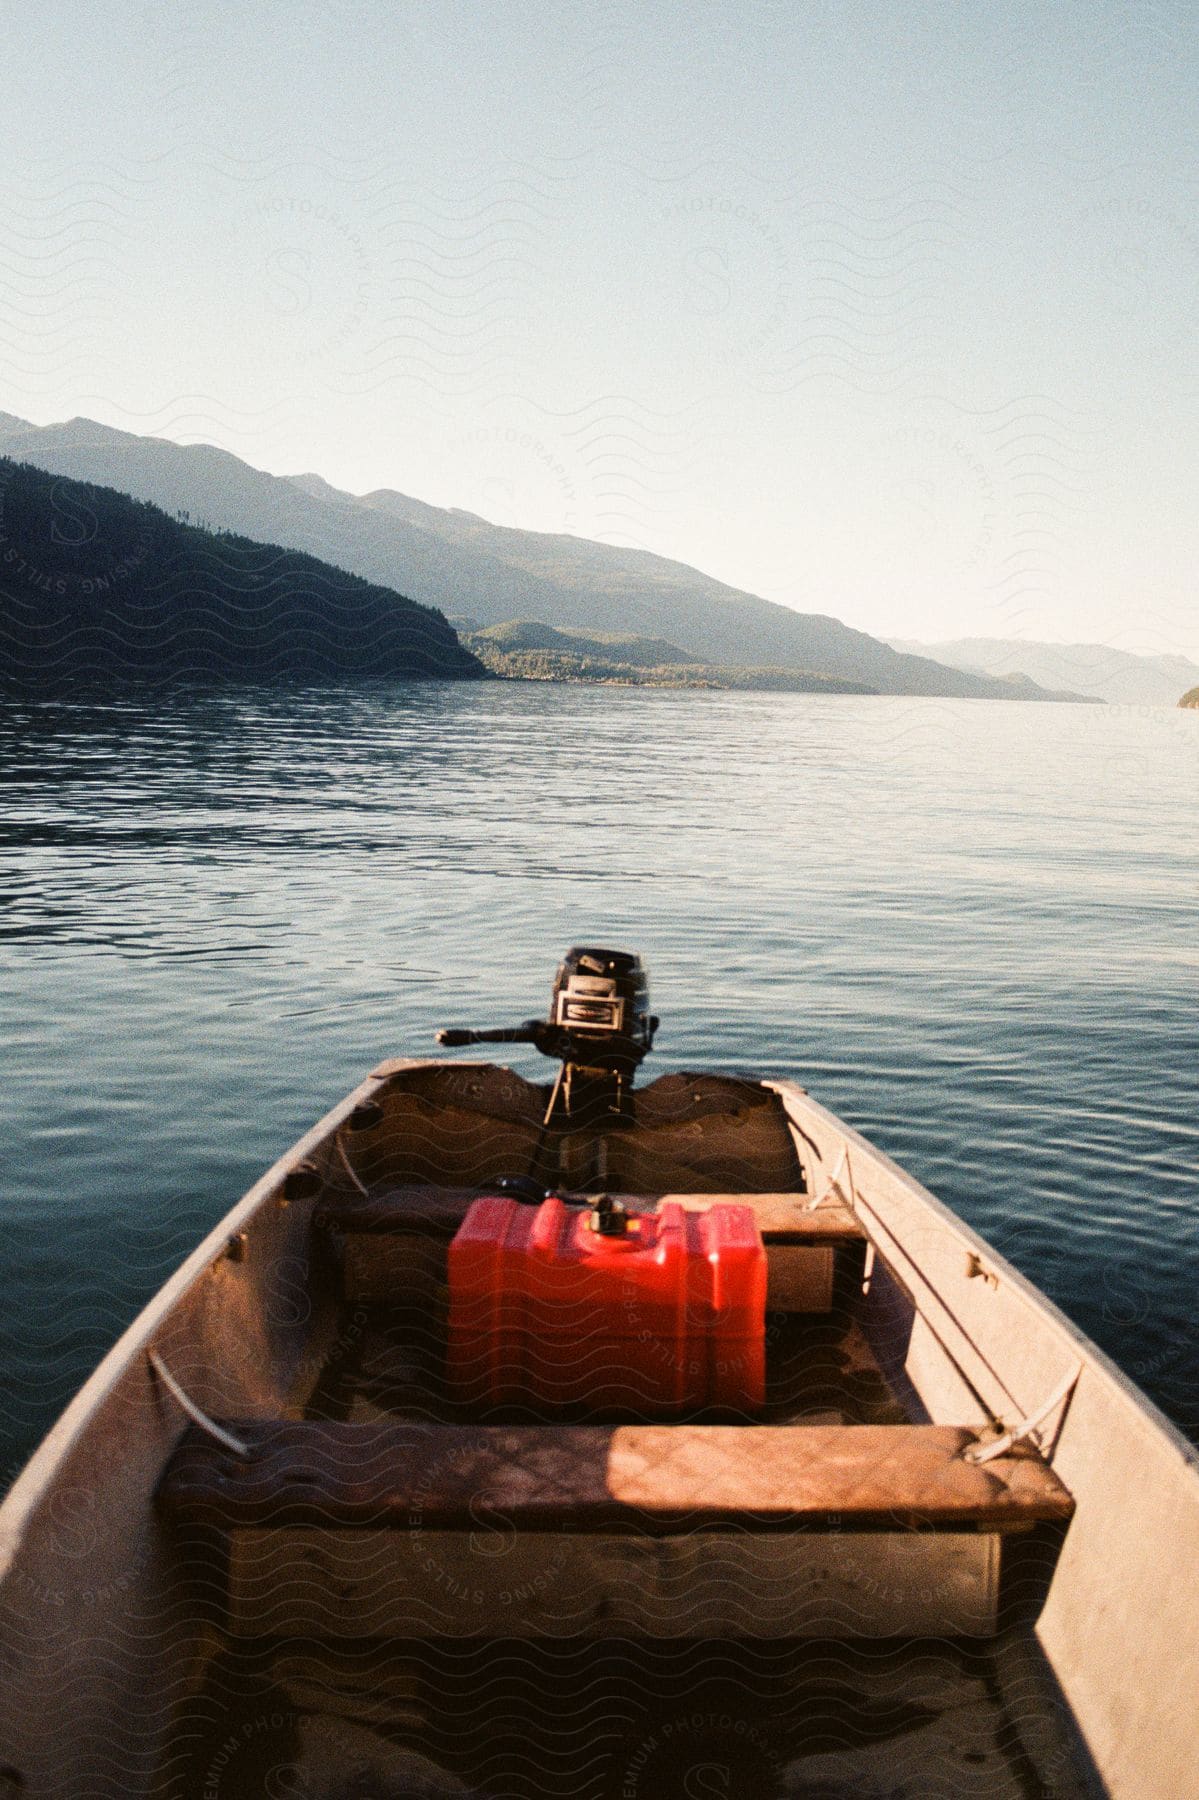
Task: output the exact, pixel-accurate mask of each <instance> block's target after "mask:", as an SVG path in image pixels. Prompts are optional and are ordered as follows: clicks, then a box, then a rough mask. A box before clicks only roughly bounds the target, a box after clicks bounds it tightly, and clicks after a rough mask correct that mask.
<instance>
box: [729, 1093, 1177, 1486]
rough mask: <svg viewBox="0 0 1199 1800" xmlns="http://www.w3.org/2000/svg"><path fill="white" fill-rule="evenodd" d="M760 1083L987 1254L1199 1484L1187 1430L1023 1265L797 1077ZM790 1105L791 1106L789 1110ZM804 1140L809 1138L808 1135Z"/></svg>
mask: <svg viewBox="0 0 1199 1800" xmlns="http://www.w3.org/2000/svg"><path fill="white" fill-rule="evenodd" d="M762 1086H763V1087H765V1088H769V1089H770V1090H771V1091H772V1092H774V1093H777V1094H778V1096H779V1098H780V1099H781V1100H782V1101H783V1104H784V1107H785V1109H786V1111H787V1116H788V1119H789V1120H790V1121H791V1122H792V1124H794V1125H796V1126H798V1125H799V1124H800V1117H797V1116H796V1114H799V1115H800V1116H802V1114H804V1113H807V1114H809V1115H813V1116H814V1117H815V1118H816V1119H818V1120H819V1121H820V1123H821V1124H822V1125H824V1126H825V1127H826V1128H828V1129H829V1130H831V1131H833V1132H834V1133H839V1134H840V1137H841V1148H842V1149H843V1150H844V1149H847V1150H849V1151H850V1152H851V1153H852V1152H853V1151H854V1150H857V1151H859V1152H861V1153H864V1154H865V1156H866V1157H867V1159H868V1160H869V1161H873V1162H874V1163H876V1164H878V1165H881V1167H882V1168H883V1170H884V1171H885V1172H886V1174H887V1175H888V1176H890V1177H891V1178H892V1179H894V1180H896V1181H898V1182H899V1183H900V1185H901V1186H902V1187H903V1188H905V1189H906V1191H907V1193H908V1194H909V1196H910V1197H911V1198H912V1199H914V1200H916V1201H917V1202H919V1203H920V1204H921V1205H922V1206H924V1207H925V1208H926V1209H927V1210H928V1211H929V1212H931V1213H932V1214H933V1215H934V1216H935V1217H936V1218H937V1219H938V1220H939V1221H940V1223H941V1224H942V1225H944V1226H945V1227H947V1229H948V1230H949V1231H950V1233H951V1234H952V1235H953V1236H955V1237H956V1238H957V1239H958V1241H959V1242H960V1243H961V1244H962V1246H963V1248H965V1249H967V1250H969V1251H971V1252H972V1253H973V1254H975V1255H981V1257H982V1258H983V1259H985V1265H986V1268H985V1272H986V1273H987V1274H994V1275H997V1276H1000V1277H1002V1279H1003V1280H1004V1282H1005V1283H1007V1284H1008V1285H1009V1286H1010V1288H1011V1290H1012V1292H1013V1293H1014V1294H1015V1295H1016V1296H1017V1297H1018V1298H1019V1300H1020V1301H1021V1302H1022V1303H1023V1305H1024V1306H1025V1307H1026V1308H1027V1310H1028V1311H1030V1312H1031V1313H1033V1314H1034V1315H1035V1316H1036V1317H1038V1318H1040V1319H1043V1320H1045V1321H1046V1322H1047V1323H1048V1324H1049V1325H1051V1326H1052V1327H1054V1329H1055V1331H1056V1333H1057V1335H1058V1336H1059V1337H1060V1338H1061V1339H1062V1340H1064V1342H1065V1343H1066V1345H1067V1346H1068V1347H1069V1348H1070V1349H1071V1350H1072V1351H1073V1352H1075V1353H1076V1354H1077V1356H1078V1357H1079V1359H1080V1360H1081V1361H1082V1362H1083V1364H1084V1366H1085V1367H1087V1368H1090V1369H1092V1370H1093V1371H1094V1373H1095V1374H1096V1375H1098V1376H1100V1377H1102V1378H1103V1379H1104V1380H1105V1381H1106V1382H1107V1383H1109V1384H1110V1385H1112V1386H1114V1387H1115V1388H1116V1389H1117V1390H1118V1392H1119V1393H1120V1394H1121V1396H1122V1397H1124V1398H1125V1399H1127V1400H1130V1401H1132V1402H1133V1403H1134V1406H1135V1408H1136V1410H1137V1411H1138V1412H1140V1413H1141V1414H1142V1415H1143V1417H1144V1419H1145V1422H1146V1423H1147V1424H1148V1425H1151V1426H1153V1427H1154V1428H1155V1430H1156V1431H1157V1432H1158V1433H1160V1434H1161V1435H1162V1436H1163V1437H1165V1438H1166V1439H1167V1440H1168V1442H1169V1443H1170V1445H1171V1446H1172V1448H1173V1449H1174V1450H1176V1451H1177V1453H1178V1456H1179V1459H1180V1461H1181V1462H1182V1463H1183V1464H1184V1466H1185V1467H1186V1468H1187V1469H1188V1470H1189V1471H1190V1473H1191V1474H1192V1476H1193V1477H1194V1479H1195V1481H1196V1483H1197V1484H1199V1446H1196V1445H1195V1444H1193V1443H1192V1442H1191V1440H1190V1439H1189V1438H1188V1437H1187V1436H1186V1435H1185V1433H1184V1432H1182V1431H1181V1430H1180V1429H1179V1427H1178V1426H1177V1425H1175V1424H1174V1422H1173V1420H1172V1419H1170V1418H1169V1417H1167V1415H1166V1414H1165V1413H1164V1412H1163V1411H1162V1410H1161V1408H1160V1407H1159V1406H1158V1405H1157V1404H1156V1403H1155V1402H1154V1401H1153V1400H1151V1399H1150V1398H1149V1396H1148V1394H1146V1393H1145V1392H1144V1390H1143V1389H1142V1388H1140V1387H1138V1386H1137V1384H1136V1382H1135V1381H1133V1379H1132V1377H1131V1376H1130V1375H1128V1374H1126V1373H1125V1371H1124V1370H1123V1369H1121V1367H1120V1366H1119V1364H1118V1363H1116V1362H1115V1361H1114V1360H1113V1359H1112V1358H1111V1357H1110V1356H1109V1355H1108V1354H1107V1352H1106V1351H1105V1350H1102V1349H1101V1348H1100V1346H1099V1345H1098V1344H1096V1343H1095V1341H1094V1340H1093V1339H1092V1338H1089V1337H1088V1336H1087V1334H1086V1332H1084V1331H1083V1330H1082V1328H1081V1326H1079V1325H1076V1324H1075V1322H1074V1320H1073V1319H1071V1318H1070V1316H1069V1314H1067V1313H1066V1312H1064V1311H1063V1310H1062V1308H1061V1307H1060V1306H1058V1305H1057V1303H1056V1302H1055V1301H1053V1300H1051V1299H1050V1298H1049V1296H1048V1295H1047V1294H1045V1293H1044V1292H1042V1290H1041V1289H1040V1288H1039V1287H1038V1286H1037V1285H1036V1283H1035V1282H1034V1281H1033V1280H1031V1278H1030V1277H1029V1276H1027V1275H1024V1274H1022V1273H1021V1271H1020V1270H1019V1269H1018V1268H1016V1266H1015V1264H1014V1263H1011V1262H1009V1261H1008V1259H1007V1258H1006V1257H1005V1256H1004V1255H1002V1253H1001V1252H1000V1251H998V1250H996V1249H995V1247H994V1246H993V1245H992V1244H991V1243H990V1242H989V1241H988V1240H987V1239H986V1238H985V1237H983V1236H982V1234H981V1232H979V1231H977V1230H976V1229H975V1227H974V1226H973V1225H970V1224H969V1223H968V1222H967V1221H966V1220H965V1219H963V1218H962V1217H961V1216H960V1214H958V1213H956V1212H954V1210H953V1208H952V1207H951V1206H949V1205H948V1204H947V1203H946V1202H945V1201H944V1200H941V1199H939V1198H938V1197H937V1195H936V1194H934V1193H932V1192H931V1190H930V1189H928V1188H926V1187H925V1186H924V1184H923V1183H922V1182H921V1181H918V1180H917V1178H916V1177H915V1176H914V1175H912V1174H911V1173H910V1172H909V1171H908V1170H907V1169H905V1168H904V1167H903V1166H902V1165H901V1164H899V1163H897V1162H896V1161H895V1160H894V1159H893V1158H892V1157H890V1156H888V1155H887V1153H886V1151H885V1150H880V1149H879V1147H878V1146H877V1144H874V1143H873V1142H872V1141H871V1140H870V1139H869V1138H867V1137H865V1136H863V1134H862V1133H861V1132H860V1131H858V1130H857V1129H856V1127H854V1126H852V1125H848V1124H847V1123H846V1122H845V1120H844V1119H842V1118H841V1117H840V1116H839V1115H838V1114H836V1113H834V1112H832V1111H831V1110H830V1108H828V1107H827V1106H825V1105H823V1104H822V1102H820V1101H819V1100H815V1099H813V1098H812V1096H811V1095H810V1094H809V1093H808V1091H807V1089H806V1088H803V1087H801V1086H800V1085H799V1083H798V1082H796V1081H794V1080H792V1079H790V1078H787V1077H777V1078H776V1077H763V1078H762ZM792 1108H794V1109H795V1110H794V1111H793V1110H792ZM807 1141H809V1143H810V1140H807ZM810 1147H811V1148H814V1149H818V1146H816V1145H814V1144H811V1145H810ZM819 1166H820V1169H821V1170H822V1171H823V1170H824V1169H825V1158H824V1156H823V1153H821V1156H820V1164H819ZM855 1186H856V1180H855ZM850 1204H851V1206H852V1210H853V1211H854V1213H855V1216H857V1217H859V1218H860V1219H861V1224H862V1229H863V1230H864V1231H865V1232H866V1235H867V1238H868V1240H869V1241H870V1243H871V1244H873V1245H874V1247H875V1251H876V1254H877V1255H879V1256H880V1257H881V1258H882V1259H883V1261H884V1262H886V1263H887V1266H888V1268H891V1261H890V1258H889V1256H888V1254H887V1252H886V1250H885V1249H884V1248H883V1247H882V1246H881V1245H879V1244H877V1243H876V1241H875V1238H874V1235H873V1233H872V1232H871V1230H870V1223H869V1220H868V1219H865V1218H861V1215H860V1214H859V1213H858V1212H857V1207H856V1204H855V1203H853V1202H850ZM915 1260H916V1259H914V1258H913V1261H915ZM893 1273H894V1275H895V1278H896V1279H897V1280H899V1281H900V1282H901V1283H902V1282H903V1276H902V1274H900V1273H899V1272H898V1271H893ZM929 1285H930V1288H931V1287H932V1283H931V1282H930V1283H929ZM932 1291H933V1292H936V1289H935V1288H932ZM912 1303H913V1305H914V1306H915V1307H916V1309H917V1311H922V1310H923V1309H922V1308H921V1305H920V1302H919V1300H918V1299H917V1298H916V1297H915V1296H914V1295H913V1296H912ZM946 1354H948V1355H950V1356H952V1352H950V1351H948V1350H947V1352H946ZM1043 1454H1044V1455H1045V1460H1046V1461H1047V1462H1050V1463H1052V1460H1053V1455H1052V1449H1051V1450H1050V1451H1048V1452H1043Z"/></svg>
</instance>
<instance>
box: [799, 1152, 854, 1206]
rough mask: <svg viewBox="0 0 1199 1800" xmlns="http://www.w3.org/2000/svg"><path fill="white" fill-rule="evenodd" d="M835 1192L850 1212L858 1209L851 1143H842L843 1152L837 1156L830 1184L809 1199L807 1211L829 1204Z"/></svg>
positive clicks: (829, 1180)
mask: <svg viewBox="0 0 1199 1800" xmlns="http://www.w3.org/2000/svg"><path fill="white" fill-rule="evenodd" d="M842 1169H844V1170H845V1176H846V1180H847V1181H848V1183H849V1192H848V1193H846V1191H845V1189H844V1188H843V1187H842V1186H841V1171H842ZM834 1194H838V1195H839V1196H840V1198H841V1200H842V1201H843V1203H844V1204H845V1205H846V1206H848V1208H849V1210H850V1212H853V1211H855V1210H856V1208H857V1204H858V1197H857V1194H856V1193H855V1192H854V1186H853V1169H852V1168H851V1167H850V1162H849V1145H848V1144H842V1146H841V1154H840V1156H839V1157H838V1158H837V1166H836V1168H835V1169H834V1170H833V1172H832V1174H831V1175H830V1176H829V1179H828V1185H827V1187H826V1188H825V1190H824V1192H823V1193H822V1194H817V1196H816V1198H815V1199H814V1200H809V1201H808V1204H807V1206H806V1207H805V1209H804V1210H805V1212H816V1211H817V1210H818V1208H820V1207H822V1206H827V1205H828V1203H829V1201H830V1200H831V1199H832V1197H833V1195H834Z"/></svg>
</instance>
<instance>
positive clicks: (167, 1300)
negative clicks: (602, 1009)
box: [0, 1057, 434, 1583]
mask: <svg viewBox="0 0 1199 1800" xmlns="http://www.w3.org/2000/svg"><path fill="white" fill-rule="evenodd" d="M433 1060H434V1059H431V1058H427V1057H412V1058H393V1059H391V1060H390V1061H387V1062H383V1063H380V1064H378V1065H376V1067H375V1068H374V1069H372V1071H371V1073H370V1074H369V1075H368V1076H366V1077H365V1079H364V1080H362V1081H361V1082H359V1084H358V1086H357V1087H355V1088H353V1089H352V1090H351V1091H350V1093H348V1094H347V1095H345V1096H344V1098H343V1099H341V1100H339V1101H338V1102H337V1104H336V1105H335V1106H333V1107H331V1108H330V1109H329V1111H328V1112H327V1113H325V1114H324V1115H323V1117H322V1118H320V1119H318V1120H317V1122H316V1123H315V1124H314V1125H312V1126H310V1127H309V1129H308V1130H307V1131H306V1132H305V1133H304V1134H303V1136H302V1137H300V1138H297V1139H296V1141H295V1142H294V1143H293V1144H291V1145H290V1146H289V1148H288V1149H286V1150H285V1151H284V1152H283V1153H282V1155H281V1156H279V1157H277V1158H276V1160H275V1161H274V1162H273V1163H272V1164H271V1165H270V1167H269V1168H268V1169H266V1170H265V1171H264V1172H263V1173H262V1174H261V1175H260V1176H259V1177H258V1179H257V1180H256V1181H255V1182H254V1183H253V1184H252V1185H251V1186H250V1187H249V1188H247V1190H246V1192H245V1193H244V1194H243V1195H242V1196H241V1198H240V1199H238V1200H236V1201H234V1203H233V1205H232V1206H231V1207H230V1208H229V1210H228V1211H227V1212H226V1213H224V1214H223V1215H222V1216H221V1217H220V1218H219V1219H218V1220H217V1222H216V1224H215V1225H213V1226H212V1228H211V1230H209V1231H207V1232H206V1233H205V1235H204V1236H203V1237H202V1238H201V1240H200V1242H199V1243H198V1244H197V1245H196V1247H195V1249H194V1250H192V1251H190V1252H189V1253H188V1255H187V1256H186V1257H185V1258H184V1260H183V1261H182V1262H181V1263H180V1264H179V1266H178V1268H176V1269H174V1270H173V1271H172V1272H171V1274H170V1275H168V1277H167V1279H166V1280H165V1281H164V1282H163V1283H162V1285H161V1287H159V1288H158V1289H157V1290H156V1291H155V1292H154V1293H153V1294H152V1295H151V1297H150V1299H149V1300H147V1302H146V1304H145V1305H144V1306H143V1307H142V1308H141V1310H140V1311H139V1312H138V1313H136V1314H135V1316H134V1317H133V1318H132V1319H131V1320H130V1322H129V1324H128V1325H127V1326H126V1327H125V1329H124V1331H123V1332H122V1333H121V1335H120V1336H119V1337H118V1338H117V1340H116V1342H115V1343H114V1344H113V1345H112V1346H111V1348H110V1349H109V1350H107V1351H106V1352H105V1354H104V1356H103V1357H102V1358H101V1360H100V1361H99V1363H97V1365H96V1367H95V1368H94V1369H93V1370H92V1373H91V1374H90V1375H89V1376H88V1378H87V1380H86V1381H85V1382H84V1383H83V1385H82V1387H80V1388H79V1389H78V1390H77V1392H76V1393H75V1394H74V1395H73V1396H72V1398H71V1399H70V1400H69V1401H68V1403H67V1405H66V1406H65V1407H64V1409H63V1411H62V1412H61V1413H60V1414H59V1416H58V1418H57V1419H56V1420H55V1421H54V1423H53V1425H51V1427H50V1429H49V1431H48V1432H47V1433H46V1435H45V1436H44V1437H43V1438H42V1439H41V1441H40V1442H39V1443H38V1445H37V1447H36V1448H35V1450H34V1451H33V1453H32V1455H31V1456H30V1458H29V1460H28V1462H27V1463H25V1465H24V1467H23V1468H22V1469H21V1471H20V1473H19V1474H18V1475H17V1476H16V1478H15V1480H14V1481H13V1484H12V1486H11V1487H10V1488H9V1490H8V1492H7V1493H6V1494H5V1495H4V1497H3V1500H0V1583H2V1582H3V1581H4V1580H5V1578H6V1576H7V1575H8V1572H9V1570H10V1569H11V1567H12V1565H13V1562H14V1560H15V1559H16V1557H17V1556H19V1554H20V1550H21V1542H22V1538H23V1536H24V1531H25V1527H26V1525H27V1524H28V1523H29V1521H30V1520H31V1518H32V1516H33V1514H34V1512H35V1511H36V1509H37V1507H38V1506H39V1505H40V1504H41V1503H42V1501H43V1500H44V1498H45V1497H46V1495H47V1493H48V1492H49V1491H50V1490H51V1488H52V1486H53V1483H54V1481H55V1479H56V1478H57V1476H58V1474H59V1472H60V1470H61V1469H62V1467H63V1466H64V1465H65V1464H66V1463H67V1462H68V1461H69V1460H70V1458H71V1456H72V1455H73V1454H74V1452H75V1450H76V1449H77V1447H78V1446H79V1443H80V1441H81V1439H82V1438H83V1436H84V1434H85V1433H86V1432H87V1431H88V1430H89V1429H90V1427H91V1425H92V1423H93V1421H94V1419H95V1417H96V1415H97V1413H98V1412H99V1411H100V1410H101V1408H102V1407H103V1406H104V1404H105V1402H106V1401H107V1400H108V1399H109V1397H110V1395H111V1394H112V1392H113V1391H114V1389H115V1388H116V1387H117V1385H118V1384H119V1382H120V1381H121V1380H122V1379H123V1378H124V1376H125V1374H126V1373H127V1371H128V1370H129V1367H130V1365H131V1364H132V1363H133V1362H134V1361H135V1360H136V1359H137V1357H138V1356H139V1355H143V1354H145V1353H146V1352H147V1351H149V1350H152V1349H153V1347H154V1342H155V1339H156V1337H157V1336H158V1334H159V1332H160V1331H161V1330H162V1328H163V1326H165V1325H166V1324H167V1323H168V1321H169V1320H170V1318H171V1315H172V1314H173V1313H174V1311H175V1309H176V1307H177V1306H178V1305H179V1304H180V1302H181V1301H183V1300H184V1299H186V1298H187V1296H188V1295H189V1294H190V1292H191V1290H192V1288H193V1287H194V1286H195V1285H196V1284H197V1283H198V1282H199V1281H200V1280H201V1279H202V1278H203V1277H204V1276H205V1275H206V1274H207V1273H208V1272H209V1270H210V1269H211V1268H212V1265H213V1263H214V1261H215V1260H216V1259H217V1258H218V1257H219V1256H220V1255H221V1254H222V1253H223V1252H224V1251H226V1250H227V1248H228V1244H229V1239H230V1237H232V1236H234V1235H235V1234H236V1233H237V1232H239V1231H244V1230H245V1229H246V1227H247V1226H248V1225H249V1224H250V1223H251V1222H252V1221H253V1220H254V1219H255V1218H256V1217H257V1216H258V1214H259V1212H260V1210H261V1208H262V1207H263V1206H264V1205H265V1204H266V1203H267V1202H268V1201H269V1200H270V1199H271V1197H272V1196H273V1195H274V1194H275V1193H276V1192H277V1190H278V1189H279V1188H280V1186H281V1185H282V1182H283V1180H284V1178H285V1177H286V1176H287V1175H288V1174H290V1173H291V1171H292V1170H293V1169H295V1168H296V1166H297V1165H298V1164H299V1163H302V1162H303V1161H304V1160H305V1158H306V1157H307V1156H308V1155H309V1153H310V1152H312V1151H313V1150H316V1149H318V1148H319V1146H320V1145H321V1144H322V1143H323V1142H324V1141H325V1140H326V1139H327V1138H328V1136H329V1134H330V1133H331V1132H333V1131H335V1130H336V1128H337V1127H338V1126H339V1125H340V1124H341V1123H342V1121H343V1120H344V1119H345V1118H346V1117H347V1116H348V1115H349V1114H350V1113H351V1112H352V1111H353V1109H354V1107H355V1106H357V1105H359V1104H360V1103H361V1102H362V1101H364V1100H369V1099H371V1098H372V1097H373V1096H374V1095H375V1094H377V1093H378V1092H379V1091H380V1089H382V1088H385V1087H386V1086H387V1083H388V1081H389V1080H390V1079H391V1077H392V1076H393V1075H396V1074H399V1073H401V1072H403V1071H404V1070H407V1069H415V1068H422V1067H426V1066H428V1064H429V1063H430V1062H431V1061H433ZM186 1424H187V1421H186V1419H185V1418H184V1416H183V1415H182V1413H181V1414H180V1420H179V1430H180V1434H182V1432H183V1431H184V1430H185V1428H186Z"/></svg>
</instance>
